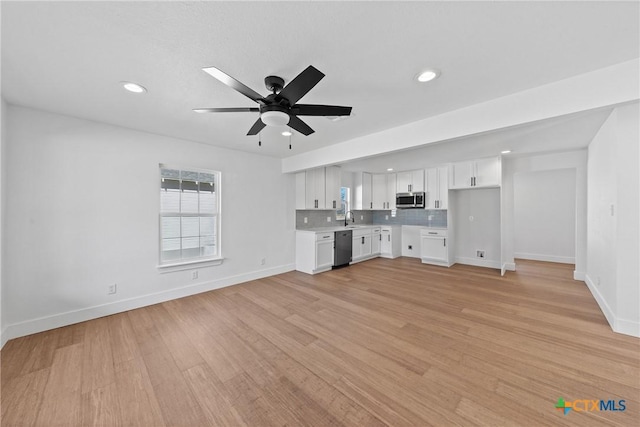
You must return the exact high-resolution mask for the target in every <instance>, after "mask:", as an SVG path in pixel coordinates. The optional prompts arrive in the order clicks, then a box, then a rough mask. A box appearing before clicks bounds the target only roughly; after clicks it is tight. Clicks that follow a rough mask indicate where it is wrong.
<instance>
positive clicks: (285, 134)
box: [282, 130, 292, 136]
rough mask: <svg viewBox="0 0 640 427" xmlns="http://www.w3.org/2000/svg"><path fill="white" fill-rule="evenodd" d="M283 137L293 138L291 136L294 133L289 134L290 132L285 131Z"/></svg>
mask: <svg viewBox="0 0 640 427" xmlns="http://www.w3.org/2000/svg"><path fill="white" fill-rule="evenodd" d="M282 135H283V136H291V135H292V133H291V132H289V131H288V130H285V131H284V132H282Z"/></svg>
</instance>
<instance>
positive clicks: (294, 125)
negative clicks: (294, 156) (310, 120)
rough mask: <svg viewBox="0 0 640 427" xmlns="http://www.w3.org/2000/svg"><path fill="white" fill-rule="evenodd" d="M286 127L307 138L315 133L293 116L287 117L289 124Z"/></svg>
mask: <svg viewBox="0 0 640 427" xmlns="http://www.w3.org/2000/svg"><path fill="white" fill-rule="evenodd" d="M287 126H289V127H290V128H291V129H295V130H297V131H298V132H300V133H301V134H303V135H304V136H309V135H311V134H312V133H313V132H315V131H314V130H313V129H311V128H310V127H309V125H308V124H306V123H305V122H303V121H302V120H300V119H299V118H298V117H296V116H294V115H289V124H288V125H287Z"/></svg>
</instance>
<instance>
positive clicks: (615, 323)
mask: <svg viewBox="0 0 640 427" xmlns="http://www.w3.org/2000/svg"><path fill="white" fill-rule="evenodd" d="M574 277H575V275H574ZM584 277H585V283H586V284H587V287H588V288H589V290H590V291H591V294H592V295H593V297H594V298H595V300H596V302H597V303H598V306H599V307H600V310H602V314H604V317H605V318H606V319H607V322H608V323H609V326H610V327H611V329H612V330H613V332H617V333H619V334H624V335H631V336H633V337H638V338H640V322H634V321H631V320H626V319H620V318H618V317H617V316H616V315H615V313H614V312H613V310H611V307H609V304H607V301H606V300H605V299H604V297H603V296H602V294H601V293H600V291H599V290H598V288H597V286H596V285H595V283H594V282H593V280H591V278H590V277H589V275H588V274H585V275H584Z"/></svg>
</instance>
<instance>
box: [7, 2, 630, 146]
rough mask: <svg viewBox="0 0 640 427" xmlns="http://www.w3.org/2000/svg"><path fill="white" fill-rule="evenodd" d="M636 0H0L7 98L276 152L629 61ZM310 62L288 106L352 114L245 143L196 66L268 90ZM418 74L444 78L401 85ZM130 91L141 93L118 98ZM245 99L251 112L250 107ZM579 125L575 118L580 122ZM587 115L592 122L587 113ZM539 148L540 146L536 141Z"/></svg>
mask: <svg viewBox="0 0 640 427" xmlns="http://www.w3.org/2000/svg"><path fill="white" fill-rule="evenodd" d="M638 16H639V3H638V2H607V1H603V2H532V3H529V2H7V1H3V2H2V96H3V97H4V98H5V100H7V101H8V102H9V103H12V104H16V105H23V106H28V107H33V108H38V109H42V110H47V111H53V112H58V113H62V114H68V115H73V116H77V117H82V118H87V119H92V120H97V121H101V122H106V123H111V124H115V125H119V126H124V127H128V128H132V129H138V130H143V131H147V132H153V133H158V134H162V135H168V136H173V137H178V138H184V139H189V140H193V141H199V142H204V143H208V144H213V145H219V146H225V147H229V148H234V149H239V150H244V151H251V152H259V153H262V154H267V155H270V156H275V157H287V156H290V155H294V154H298V153H301V152H304V151H308V150H313V149H315V148H318V147H321V146H325V145H330V144H335V143H338V142H343V141H347V140H349V139H352V138H355V137H358V136H362V135H366V134H370V133H373V132H377V131H380V130H384V129H388V128H391V127H395V126H398V125H401V124H405V123H408V122H412V121H416V120H419V119H423V118H426V117H430V116H434V115H437V114H440V113H443V112H447V111H451V110H455V109H458V108H462V107H465V106H468V105H472V104H476V103H479V102H483V101H486V100H490V99H494V98H497V97H500V96H504V95H507V94H511V93H515V92H518V91H522V90H524V89H528V88H532V87H536V86H539V85H542V84H545V83H549V82H552V81H556V80H560V79H564V78H567V77H571V76H574V75H578V74H581V73H585V72H588V71H592V70H595V69H599V68H603V67H606V66H609V65H612V64H616V63H620V62H624V61H628V60H631V59H634V58H637V57H638V56H639V41H638V40H639V38H640V36H639V24H638ZM308 65H314V66H315V67H316V68H318V69H319V70H320V71H322V72H324V73H325V74H326V77H325V78H324V79H323V80H322V81H321V82H320V83H319V84H318V85H317V86H316V87H315V88H314V89H313V90H312V91H311V92H310V93H309V94H308V95H307V96H305V97H304V98H303V99H302V100H301V102H304V103H313V104H316V103H317V104H336V105H350V106H353V116H352V117H351V118H349V119H347V120H344V121H339V122H331V121H329V120H327V119H325V118H319V117H311V118H305V119H304V120H305V121H306V122H307V123H308V124H309V125H310V126H311V127H313V128H314V129H315V130H316V133H315V134H313V135H311V136H309V137H304V136H302V135H299V134H294V136H293V150H291V151H290V150H289V149H288V144H287V142H288V138H286V137H283V136H281V135H280V134H279V132H276V129H273V128H271V129H266V131H264V132H263V136H262V140H263V145H262V147H258V144H257V138H256V137H247V136H245V134H246V132H247V130H248V129H249V127H250V126H251V125H252V124H253V122H254V121H255V120H256V118H257V114H256V113H226V114H217V115H214V114H209V115H207V114H196V113H193V112H192V111H191V110H192V109H193V108H197V107H245V106H255V104H253V103H252V102H251V101H250V100H248V99H247V98H245V97H244V96H242V95H240V94H238V93H237V92H235V91H233V90H232V89H230V88H228V87H226V86H224V85H223V84H222V83H220V82H218V81H217V80H215V79H214V78H212V77H211V76H209V75H207V74H206V73H204V72H203V71H202V70H201V68H203V67H207V66H216V67H219V68H220V69H222V70H224V71H225V72H227V73H228V74H230V75H232V76H234V77H235V78H237V79H238V80H240V81H241V82H243V83H245V84H246V85H248V86H249V87H251V88H253V89H254V90H256V91H258V92H260V93H263V94H265V95H266V94H267V91H266V89H265V88H264V84H263V79H264V77H265V76H267V75H270V74H275V75H279V76H281V77H283V78H284V79H285V80H286V81H289V80H291V79H292V78H293V77H295V76H296V75H297V74H298V73H299V72H300V71H302V70H303V69H304V68H306V67H307V66H308ZM426 67H436V68H438V69H440V70H441V71H442V76H441V77H440V78H439V79H438V80H436V81H434V82H432V83H429V84H422V85H421V84H418V83H417V82H415V81H414V80H413V77H414V75H415V74H416V73H418V72H419V71H420V70H422V69H424V68H426ZM123 80H126V81H134V82H137V83H140V84H142V85H143V86H145V87H147V89H148V93H147V94H144V95H134V94H130V93H128V92H125V91H124V90H123V89H122V88H121V87H120V86H119V82H120V81H123ZM252 104H253V105H252ZM585 120H586V119H585ZM594 120H596V121H597V118H596V119H594ZM538 139H539V138H538Z"/></svg>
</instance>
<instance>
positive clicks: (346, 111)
mask: <svg viewBox="0 0 640 427" xmlns="http://www.w3.org/2000/svg"><path fill="white" fill-rule="evenodd" d="M291 112H292V113H293V114H295V115H297V116H348V115H350V114H351V107H340V106H338V105H309V104H296V105H294V106H293V107H291Z"/></svg>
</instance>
